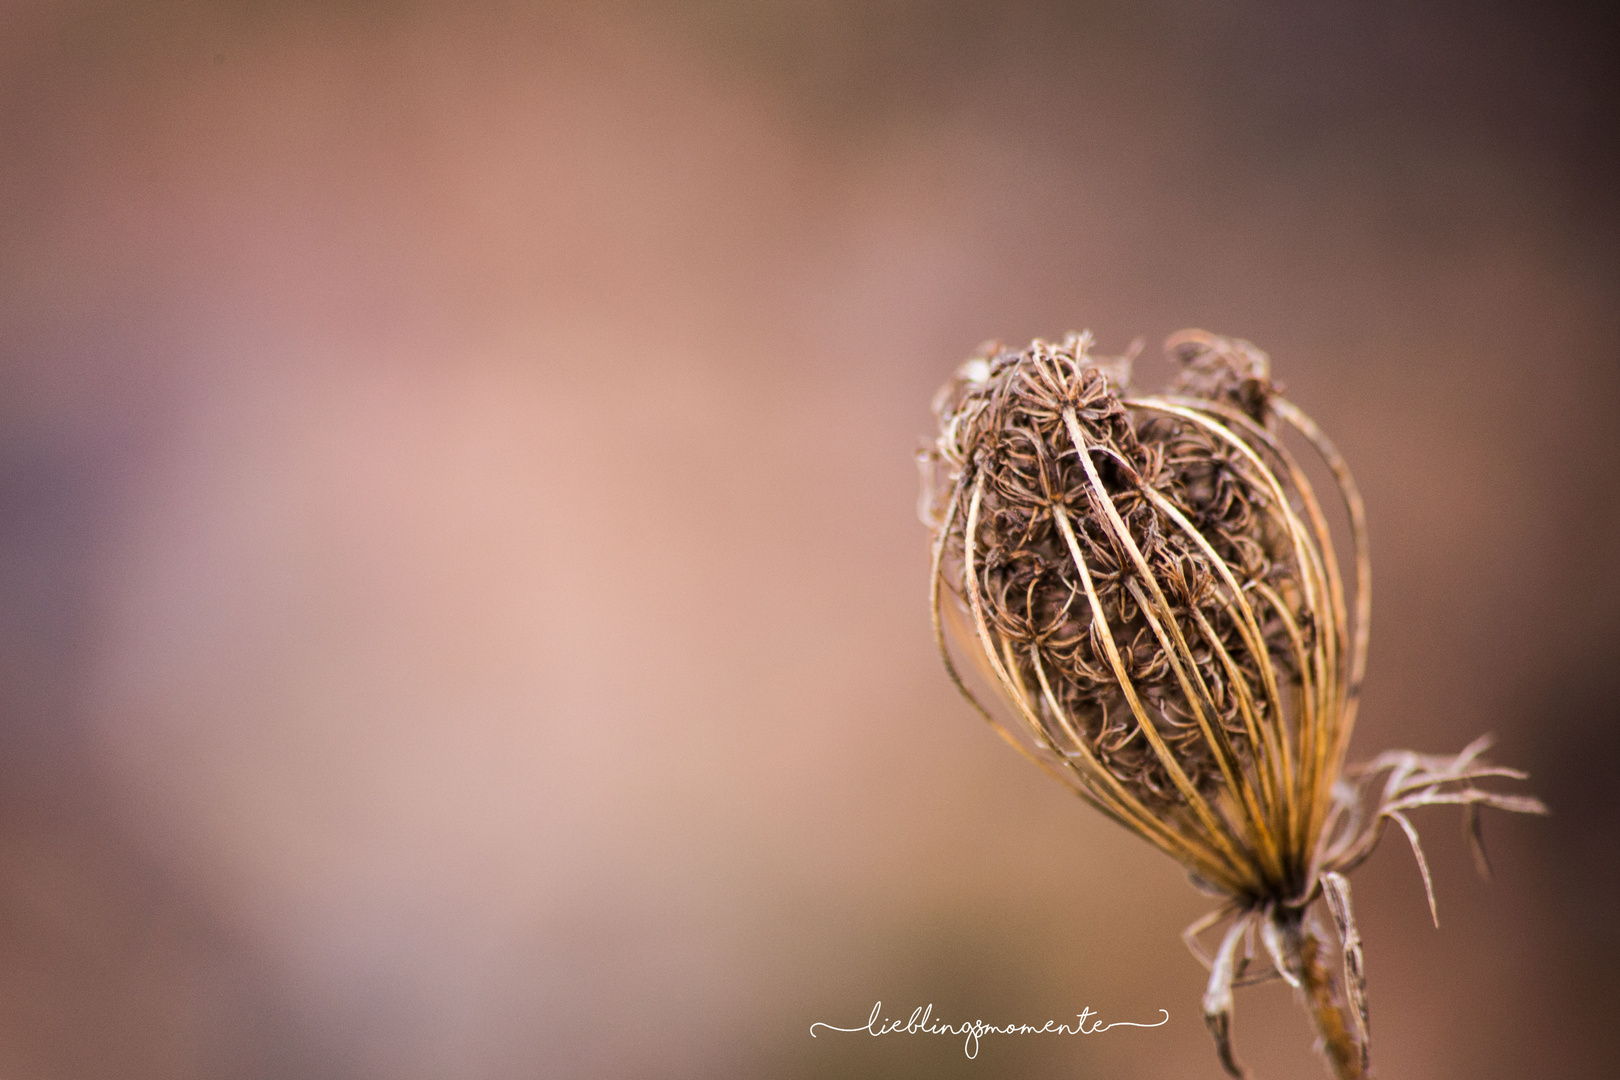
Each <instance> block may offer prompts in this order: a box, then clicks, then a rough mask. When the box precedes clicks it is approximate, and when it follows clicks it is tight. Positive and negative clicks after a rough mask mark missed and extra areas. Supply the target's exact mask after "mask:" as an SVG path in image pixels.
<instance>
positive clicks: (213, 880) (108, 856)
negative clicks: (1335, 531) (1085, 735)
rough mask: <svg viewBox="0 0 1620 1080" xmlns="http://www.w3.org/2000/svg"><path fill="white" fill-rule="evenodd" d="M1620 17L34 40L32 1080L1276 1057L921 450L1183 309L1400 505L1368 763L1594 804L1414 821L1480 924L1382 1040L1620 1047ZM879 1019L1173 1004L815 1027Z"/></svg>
mask: <svg viewBox="0 0 1620 1080" xmlns="http://www.w3.org/2000/svg"><path fill="white" fill-rule="evenodd" d="M1617 30H1620V26H1617V25H1616V19H1615V16H1614V15H1613V14H1611V13H1609V12H1608V10H1607V9H1606V8H1605V7H1602V6H1600V5H1598V4H1596V3H1592V4H1563V5H1560V4H1536V5H1530V4H1525V5H1519V6H1510V5H1505V4H1484V5H1481V4H1465V3H1462V2H1460V0H1456V2H1445V0H1436V2H1418V3H1391V2H1372V3H1348V2H1326V3H1314V4H1305V5H1285V4H1276V5H1267V4H1258V3H1237V4H1232V5H1209V4H1203V3H1196V2H1191V0H1163V2H1149V3H1138V4H1130V3H1121V2H1115V0H1103V2H1097V3H1083V4H1064V3H1041V2H1034V0H1030V2H1014V3H992V2H987V0H936V2H926V0H866V2H858V0H820V2H813V3H801V4H790V3H775V2H742V0H710V2H700V0H690V2H673V3H663V4H652V3H634V2H617V3H613V2H610V3H600V4H592V5H583V4H582V5H577V6H571V5H554V6H539V5H529V4H513V5H510V6H502V5H497V4H485V5H478V6H466V5H442V4H439V5H436V4H429V3H420V4H411V3H366V2H362V0H356V2H350V3H331V4H316V3H286V4H268V3H256V2H248V0H242V2H237V3H207V2H200V0H199V2H190V3H188V2H178V0H177V2H173V3H137V4H126V3H98V2H88V0H87V2H81V3H60V4H29V3H6V4H4V5H0V146H3V150H0V1075H3V1076H5V1077H22V1078H33V1077H41V1078H43V1077H75V1078H78V1077H119V1078H126V1077H127V1078H142V1077H153V1078H158V1077H161V1078H193V1077H196V1078H202V1077H219V1076H232V1077H264V1078H272V1077H275V1078H281V1077H287V1078H305V1077H308V1078H327V1077H330V1078H379V1080H381V1078H390V1080H392V1078H399V1080H434V1078H450V1077H457V1078H460V1077H466V1078H472V1080H483V1078H491V1080H493V1078H526V1077H586V1076H589V1077H643V1076H660V1077H672V1078H685V1077H693V1078H696V1077H722V1078H744V1077H782V1078H788V1080H793V1078H821V1077H827V1078H831V1077H840V1078H844V1077H860V1076H872V1077H876V1076H884V1077H906V1076H918V1077H922V1076H928V1077H952V1076H1012V1075H1020V1076H1032V1077H1099V1078H1100V1077H1107V1078H1111V1080H1128V1078H1133V1077H1143V1078H1146V1077H1165V1076H1176V1077H1217V1076H1219V1075H1220V1073H1219V1068H1218V1065H1217V1063H1216V1059H1215V1055H1214V1053H1213V1050H1212V1047H1211V1044H1210V1040H1209V1037H1208V1035H1207V1033H1206V1032H1205V1030H1204V1026H1203V1023H1202V1021H1201V1019H1200V1017H1199V999H1200V995H1201V994H1202V991H1203V986H1204V980H1205V975H1204V972H1203V969H1202V968H1200V967H1199V966H1198V964H1197V963H1196V962H1195V961H1194V960H1193V959H1192V958H1191V957H1190V956H1189V955H1188V954H1187V952H1186V951H1185V950H1184V949H1183V947H1182V945H1181V943H1180V941H1179V939H1178V935H1179V933H1180V931H1181V929H1182V927H1183V926H1185V925H1186V924H1187V923H1189V922H1190V921H1192V920H1193V919H1194V918H1196V917H1197V916H1199V915H1200V914H1202V913H1203V912H1204V911H1206V910H1207V909H1208V907H1209V901H1207V900H1206V899H1205V898H1203V897H1201V896H1199V895H1198V894H1196V893H1195V892H1194V891H1193V890H1192V888H1191V887H1190V886H1189V885H1188V884H1187V883H1186V881H1185V879H1184V877H1183V876H1182V874H1181V873H1180V872H1179V871H1178V870H1177V868H1176V867H1175V866H1173V865H1172V864H1171V863H1170V862H1169V861H1168V860H1165V859H1164V858H1163V857H1161V856H1159V855H1157V854H1155V853H1154V852H1153V851H1151V850H1150V849H1149V848H1148V847H1147V846H1146V845H1145V844H1142V843H1140V842H1139V841H1136V840H1134V839H1133V838H1131V837H1129V836H1127V835H1125V834H1124V833H1123V832H1122V831H1121V830H1119V829H1117V828H1115V827H1113V826H1111V825H1109V824H1108V823H1107V822H1105V821H1104V820H1102V819H1101V818H1100V817H1099V816H1098V815H1096V814H1095V813H1093V812H1091V811H1089V810H1087V809H1086V808H1085V807H1084V806H1083V805H1081V804H1080V803H1079V802H1078V801H1077V800H1076V799H1074V798H1073V797H1072V796H1071V795H1068V794H1066V793H1065V792H1064V791H1063V790H1061V789H1059V788H1058V787H1057V786H1056V785H1054V784H1052V783H1051V782H1050V781H1047V780H1046V779H1045V778H1044V777H1042V776H1041V775H1040V774H1039V773H1038V772H1036V771H1035V770H1034V769H1032V768H1030V767H1029V766H1028V765H1027V763H1025V762H1023V761H1022V760H1020V759H1018V758H1017V757H1016V756H1015V755H1014V754H1013V753H1012V752H1011V751H1010V750H1008V749H1007V748H1006V747H1005V746H1004V745H1003V744H1001V743H1000V741H999V740H997V739H996V738H995V737H994V735H993V734H992V733H991V732H990V731H989V730H988V729H987V728H986V727H985V726H984V724H983V723H982V722H981V721H979V720H978V719H977V718H976V717H975V716H974V715H973V714H972V713H971V711H970V710H969V709H968V707H967V706H966V705H965V704H964V703H963V702H962V701H961V700H960V699H958V698H957V697H956V696H955V695H954V693H953V691H952V690H951V688H950V687H949V685H948V683H947V681H946V679H945V677H944V675H943V673H942V671H941V668H940V665H939V662H938V658H937V657H936V655H935V653H934V649H933V644H932V641H931V638H930V633H929V629H928V616H927V609H926V581H927V556H928V552H927V539H926V535H925V532H924V529H923V528H922V526H921V525H920V524H919V523H918V521H917V519H916V516H915V500H916V473H915V468H914V464H913V459H912V455H913V452H914V451H915V449H916V448H917V446H918V445H919V442H920V440H921V439H922V437H923V436H925V435H926V434H927V433H928V431H929V428H930V426H931V423H932V418H931V416H930V414H929V412H928V402H929V399H930V397H931V395H932V392H933V390H934V388H935V387H936V386H937V385H938V384H939V383H940V382H941V381H943V380H944V379H945V378H946V377H947V376H948V375H949V374H950V372H951V371H952V370H953V369H954V367H955V366H956V364H957V363H958V362H959V361H960V360H961V359H962V358H964V357H965V356H967V355H968V354H969V353H970V352H971V351H972V350H973V349H974V348H975V347H976V346H977V345H978V343H979V342H981V341H982V340H984V339H986V338H991V337H997V338H1001V339H1003V340H1006V341H1008V342H1011V343H1015V344H1021V343H1024V342H1026V341H1027V340H1028V339H1029V338H1031V337H1033V336H1048V337H1050V336H1056V335H1059V334H1061V333H1062V332H1064V331H1066V330H1070V329H1085V328H1090V329H1091V330H1093V331H1095V333H1096V334H1097V337H1098V342H1099V347H1100V349H1101V351H1103V352H1105V353H1109V352H1116V351H1120V350H1123V349H1124V348H1125V347H1127V346H1128V344H1129V343H1130V342H1131V341H1132V340H1133V339H1135V338H1137V337H1141V338H1143V339H1145V341H1146V342H1147V349H1146V351H1145V353H1144V355H1143V357H1142V358H1141V359H1140V360H1139V361H1138V363H1137V372H1138V379H1139V382H1140V383H1141V384H1142V385H1144V386H1146V387H1148V388H1154V387H1157V386H1158V385H1160V384H1162V382H1163V381H1164V380H1165V379H1166V378H1167V377H1168V374H1169V365H1168V362H1167V361H1165V360H1164V359H1163V357H1162V356H1161V354H1160V352H1159V342H1161V341H1162V340H1163V338H1164V337H1165V336H1166V335H1167V334H1169V333H1170V332H1172V331H1174V330H1177V329H1180V328H1182V327H1184V326H1201V327H1205V328H1207V329H1210V330H1214V331H1217V332H1222V333H1228V334H1233V335H1237V336H1241V337H1246V338H1249V339H1251V340H1253V341H1254V342H1256V343H1257V344H1258V345H1260V346H1261V347H1262V348H1264V349H1266V350H1268V351H1269V352H1270V353H1271V354H1272V357H1273V361H1274V369H1275V371H1276V373H1277V375H1278V377H1279V378H1280V379H1281V380H1282V381H1283V382H1284V383H1285V384H1286V385H1287V387H1288V389H1289V392H1290V396H1292V397H1293V398H1294V399H1295V400H1297V401H1298V402H1300V403H1301V404H1302V405H1303V406H1304V407H1305V408H1306V409H1307V410H1309V411H1311V412H1313V413H1314V414H1315V415H1316V417H1317V418H1318V419H1319V420H1320V422H1321V423H1322V424H1323V426H1324V427H1325V428H1326V429H1327V430H1328V431H1329V432H1330V433H1332V435H1333V436H1334V438H1335V439H1336V440H1337V441H1338V442H1339V444H1340V446H1341V447H1342V448H1343V450H1344V451H1345V453H1346V455H1347V457H1348V458H1349V460H1350V461H1351V462H1352V464H1353V465H1354V466H1355V468H1356V469H1357V471H1358V474H1359V478H1360V480H1361V483H1362V485H1363V488H1364V490H1365V493H1366V497H1367V504H1368V513H1369V516H1370V521H1371V528H1372V535H1373V545H1374V547H1373V553H1374V566H1375V590H1374V620H1373V622H1374V631H1375V632H1374V635H1373V652H1372V660H1371V668H1370V673H1369V679H1368V690H1367V696H1366V699H1365V706H1364V709H1363V711H1362V720H1361V724H1360V727H1359V729H1358V732H1357V736H1356V741H1355V744H1354V746H1353V747H1352V757H1353V758H1365V757H1370V756H1372V755H1373V754H1375V753H1377V752H1378V751H1380V750H1383V749H1387V748H1395V747H1410V748H1414V749H1418V750H1425V751H1433V752H1441V751H1446V752H1454V751H1456V750H1457V749H1460V748H1461V747H1462V746H1463V745H1464V744H1465V743H1467V742H1468V741H1469V740H1470V739H1472V738H1473V737H1474V736H1475V735H1477V734H1479V733H1481V732H1485V731H1493V732H1495V733H1496V734H1497V735H1498V736H1499V743H1498V747H1497V749H1496V750H1495V751H1494V756H1495V757H1496V758H1497V759H1498V760H1500V761H1503V762H1505V763H1510V764H1513V765H1517V766H1520V767H1523V768H1526V769H1528V770H1530V772H1531V773H1532V777H1533V778H1532V781H1531V784H1530V785H1529V786H1528V788H1527V789H1526V790H1533V791H1535V792H1537V793H1539V794H1540V795H1542V796H1543V797H1544V798H1545V799H1546V800H1547V802H1548V803H1550V804H1551V806H1552V808H1553V816H1552V817H1550V818H1547V819H1519V818H1511V819H1510V816H1509V815H1505V814H1495V815H1490V814H1487V820H1486V833H1487V841H1488V843H1489V844H1490V846H1491V850H1492V855H1493V858H1494V861H1495V865H1496V869H1497V876H1496V879H1495V880H1494V881H1492V882H1491V883H1488V884H1487V883H1482V882H1480V881H1479V880H1477V879H1476V877H1475V876H1474V874H1473V872H1472V869H1471V865H1470V861H1469V858H1468V855H1467V851H1466V848H1465V845H1464V844H1463V842H1462V838H1461V832H1460V829H1459V826H1458V820H1457V818H1458V815H1455V814H1451V813H1448V812H1446V811H1444V810H1430V811H1427V812H1425V813H1424V814H1422V815H1420V817H1419V820H1418V825H1419V827H1420V828H1421V829H1422V830H1423V832H1424V835H1425V836H1426V838H1427V850H1428V854H1429V858H1430V860H1431V864H1432V866H1433V868H1434V874H1435V884H1436V891H1437V893H1438V901H1439V909H1440V917H1441V926H1440V928H1439V929H1438V930H1436V929H1434V928H1433V927H1432V926H1431V925H1430V923H1429V919H1428V914H1427V910H1426V907H1425V903H1424V899H1423V890H1422V885H1421V882H1420V879H1419V877H1418V874H1417V871H1416V869H1415V867H1414V864H1413V861H1412V857H1411V855H1410V853H1409V852H1408V851H1407V850H1405V846H1404V842H1402V841H1401V839H1400V837H1399V836H1391V837H1386V842H1385V844H1384V845H1383V847H1382V849H1381V850H1380V851H1379V852H1378V854H1377V855H1376V856H1375V857H1374V858H1373V859H1372V860H1371V861H1370V862H1369V863H1368V864H1367V865H1366V866H1365V867H1363V868H1362V869H1361V871H1359V872H1358V874H1357V876H1356V878H1355V890H1356V891H1355V899H1356V904H1357V909H1358V914H1359V917H1360V921H1361V929H1362V933H1363V936H1364V937H1365V939H1366V943H1367V945H1366V947H1367V968H1368V974H1369V979H1370V993H1371V1003H1372V1017H1373V1034H1374V1044H1373V1046H1374V1061H1375V1063H1376V1064H1377V1065H1378V1066H1379V1068H1380V1072H1381V1073H1382V1075H1384V1076H1387V1077H1401V1078H1407V1080H1417V1078H1430V1080H1446V1078H1463V1077H1467V1078H1470V1080H1475V1078H1480V1077H1523V1076H1532V1075H1540V1076H1561V1077H1598V1076H1603V1075H1610V1070H1611V1069H1612V1068H1613V1053H1612V1028H1611V1025H1612V1018H1611V1016H1610V1015H1609V1014H1610V1011H1611V1009H1610V1003H1612V1001H1613V1000H1614V998H1615V995H1616V994H1617V993H1620V975H1617V973H1616V972H1617V965H1616V962H1617V961H1620V924H1617V923H1616V921H1615V920H1614V918H1613V916H1612V914H1611V912H1612V908H1613V901H1614V897H1615V895H1616V893H1617V891H1620V845H1617V844H1616V840H1615V837H1616V827H1617V825H1620V784H1617V783H1616V781H1615V769H1616V764H1615V763H1616V762H1617V761H1620V704H1617V703H1620V645H1617V640H1620V639H1617V634H1616V631H1617V629H1620V626H1617V619H1616V617H1615V609H1616V605H1617V604H1620V569H1617V565H1616V554H1617V551H1616V541H1615V537H1616V536H1617V535H1620V511H1617V501H1616V494H1617V492H1620V483H1617V481H1616V468H1617V467H1620V434H1617V425H1616V422H1615V419H1614V417H1615V410H1616V407H1617V406H1620V393H1617V390H1620V385H1617V384H1620V364H1617V361H1620V302H1617V301H1620V288H1617V286H1620V254H1617V253H1620V214H1617V210H1620V206H1617V199H1616V192H1617V191H1620V138H1617V133H1620V108H1617V94H1616V90H1617V77H1620V75H1617V65H1616V59H1617V43H1620V33H1617ZM878 1000H881V1001H882V1002H883V1005H884V1011H885V1014H887V1015H892V1016H894V1017H897V1018H904V1017H905V1016H906V1015H908V1014H909V1013H910V1011H911V1009H912V1008H913V1007H915V1006H921V1005H925V1004H928V1003H932V1004H933V1006H934V1014H935V1016H936V1017H943V1018H945V1019H948V1020H962V1019H972V1018H982V1019H985V1020H987V1021H993V1022H1007V1021H1026V1022H1027V1021H1032V1022H1036V1023H1040V1022H1044V1021H1045V1020H1046V1019H1049V1018H1056V1019H1059V1020H1063V1019H1066V1018H1069V1017H1071V1016H1072V1015H1073V1014H1074V1013H1076V1012H1079V1011H1080V1010H1081V1009H1083V1008H1087V1007H1089V1008H1091V1009H1092V1010H1094V1011H1095V1012H1096V1013H1097V1014H1099V1015H1100V1016H1101V1017H1102V1018H1103V1019H1104V1020H1110V1021H1112V1020H1131V1021H1152V1020H1154V1019H1156V1018H1157V1017H1158V1015H1159V1014H1158V1010H1160V1009H1164V1010H1167V1011H1168V1013H1169V1016H1170V1020H1169V1023H1168V1024H1166V1025H1165V1026H1164V1027H1161V1028H1156V1029H1153V1030H1137V1029H1131V1028H1117V1029H1115V1030H1113V1031H1111V1032H1108V1033H1106V1034H1102V1035H1096V1036H1089V1037H1084V1038H1081V1037H1067V1038H1058V1037H1055V1036H1046V1037H1039V1038H1037V1037H1023V1038H1015V1037H999V1038H997V1037H990V1038H988V1039H987V1041H986V1042H985V1044H984V1046H983V1048H982V1049H981V1051H980V1053H979V1056H978V1058H977V1060H974V1061H968V1060H967V1059H966V1058H965V1056H964V1054H963V1052H962V1047H961V1045H960V1043H959V1041H958V1040H956V1039H954V1038H927V1037H902V1036H891V1037H888V1038H884V1039H873V1038H870V1037H868V1036H864V1035H843V1036H829V1035H827V1034H826V1033H823V1035H822V1037H820V1038H817V1039H814V1040H812V1039H811V1038H810V1036H809V1026H810V1025H811V1024H812V1023H813V1022H817V1021H821V1022H826V1023H830V1024H835V1025H839V1026H858V1025H860V1024H862V1023H864V1022H865V1020H866V1017H867V1015H868V1013H869V1012H870V1010H871V1008H872V1005H873V1003H874V1002H875V1001H878ZM1606 1030H1609V1031H1611V1034H1610V1035H1604V1034H1603V1032H1604V1031H1606ZM1311 1039H1312V1036H1311V1032H1310V1031H1309V1030H1308V1026H1307V1021H1306V1019H1305V1016H1304V1014H1303V1012H1302V1011H1301V1010H1299V1009H1298V1008H1297V1007H1296V1006H1295V1004H1294V1003H1293V1002H1292V1001H1291V1000H1290V995H1289V993H1288V991H1287V990H1286V989H1285V988H1280V987H1277V986H1271V987H1265V988H1258V989H1253V990H1247V991H1243V992H1241V993H1240V994H1239V997H1238V1012H1237V1025H1236V1042H1237V1047H1238V1052H1239V1056H1240V1057H1241V1058H1243V1059H1244V1060H1245V1061H1246V1062H1247V1063H1248V1064H1249V1065H1251V1066H1252V1067H1253V1068H1254V1069H1255V1072H1256V1075H1257V1076H1258V1077H1260V1078H1262V1080H1265V1078H1282V1077H1294V1076H1317V1075H1326V1073H1325V1070H1324V1069H1323V1067H1322V1066H1321V1065H1320V1064H1319V1063H1318V1062H1317V1061H1316V1060H1315V1059H1314V1058H1313V1055H1312V1053H1311V1050H1310V1044H1311ZM1604 1062H1608V1063H1609V1064H1608V1065H1605V1064H1604Z"/></svg>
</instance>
